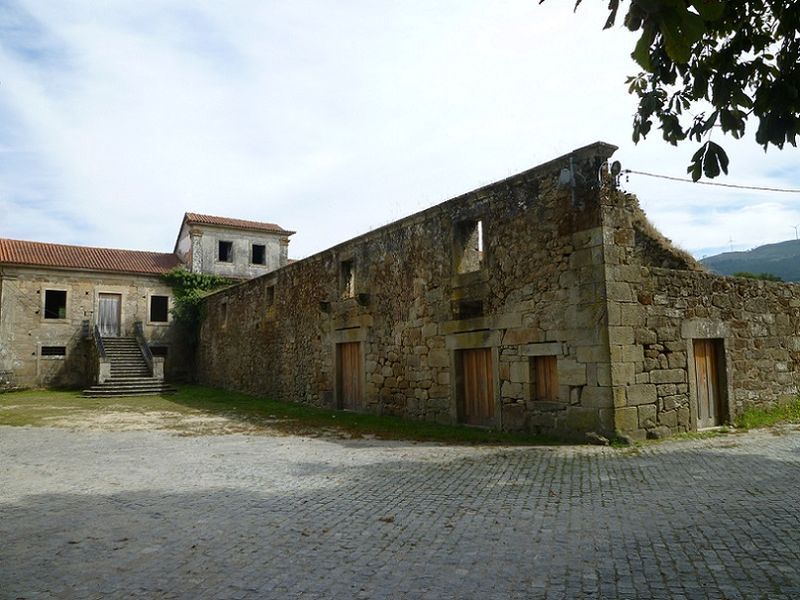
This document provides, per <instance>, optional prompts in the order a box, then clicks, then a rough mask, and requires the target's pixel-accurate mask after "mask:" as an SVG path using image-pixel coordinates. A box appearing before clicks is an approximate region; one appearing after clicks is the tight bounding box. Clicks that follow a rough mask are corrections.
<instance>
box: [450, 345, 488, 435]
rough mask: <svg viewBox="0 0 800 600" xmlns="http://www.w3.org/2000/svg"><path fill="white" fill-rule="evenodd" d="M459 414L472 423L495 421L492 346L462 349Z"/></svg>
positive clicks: (481, 423)
mask: <svg viewBox="0 0 800 600" xmlns="http://www.w3.org/2000/svg"><path fill="white" fill-rule="evenodd" d="M459 361H460V365H459V368H460V371H461V372H460V378H459V379H460V385H459V388H460V389H459V391H460V394H459V396H460V398H459V400H460V402H459V417H460V420H461V422H462V423H466V424H468V425H482V426H491V425H494V376H493V370H492V349H491V348H474V349H470V350H461V351H460V352H459Z"/></svg>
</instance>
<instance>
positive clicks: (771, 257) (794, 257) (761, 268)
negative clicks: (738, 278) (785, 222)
mask: <svg viewBox="0 0 800 600" xmlns="http://www.w3.org/2000/svg"><path fill="white" fill-rule="evenodd" d="M700 262H701V263H703V264H704V265H705V266H707V267H708V268H709V269H711V270H712V271H713V272H715V273H719V274H720V275H733V274H734V273H738V272H741V271H747V272H749V273H769V274H771V275H777V276H778V277H780V278H781V279H783V280H784V281H800V240H789V241H786V242H778V243H777V244H767V245H765V246H759V247H758V248H753V249H752V250H747V251H746V252H724V253H722V254H717V255H715V256H708V257H706V258H704V259H703V260H701V261H700Z"/></svg>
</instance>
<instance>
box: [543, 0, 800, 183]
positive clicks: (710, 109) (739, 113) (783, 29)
mask: <svg viewBox="0 0 800 600" xmlns="http://www.w3.org/2000/svg"><path fill="white" fill-rule="evenodd" d="M581 1H582V0H577V1H576V3H575V8H576V9H577V7H578V5H580V4H581ZM539 2H540V3H541V2H544V0H539ZM623 2H624V0H609V3H608V10H609V15H608V18H607V20H606V22H605V27H604V28H605V29H608V28H610V27H612V26H613V25H614V24H615V23H616V21H617V16H618V13H619V11H620V7H621V5H622V4H623ZM623 24H624V26H625V27H627V29H628V30H630V31H632V32H641V35H640V37H639V40H638V41H637V43H636V46H635V48H634V50H633V52H632V53H631V57H632V58H633V59H634V61H636V63H637V64H638V66H639V67H641V69H642V72H640V73H639V74H638V75H634V76H632V77H629V78H628V80H627V83H628V85H629V92H630V93H632V94H636V95H637V96H638V97H639V106H638V109H637V112H636V114H635V116H634V120H633V140H634V142H638V141H639V139H641V138H644V137H646V136H647V134H648V133H649V132H650V130H651V128H652V127H653V125H654V124H657V126H658V128H659V129H661V132H662V136H663V138H664V140H666V141H667V142H669V143H670V144H672V145H677V144H678V142H680V141H683V140H685V139H686V138H689V139H690V140H695V141H697V142H700V143H701V146H700V148H699V149H698V150H697V152H695V153H694V155H693V156H692V160H691V162H690V164H689V167H688V168H687V172H688V173H691V176H692V179H693V180H694V181H697V180H698V179H700V177H701V176H702V175H705V176H706V177H709V178H714V177H716V176H718V175H719V174H720V173H721V172H724V173H726V174H727V172H728V156H727V154H726V153H725V150H724V149H723V148H722V147H721V146H719V145H718V144H715V143H714V142H712V141H710V140H709V139H707V138H708V136H709V135H710V132H711V131H712V129H713V128H715V127H718V128H720V129H721V130H722V131H723V133H726V134H730V135H732V136H733V137H734V138H736V139H738V138H741V137H743V136H744V134H745V125H746V123H747V120H748V119H750V118H751V117H752V118H753V119H754V120H756V121H757V122H758V128H757V130H756V132H755V140H756V142H757V143H758V144H760V145H761V146H762V147H763V148H764V150H767V149H768V148H769V146H770V145H772V146H776V147H777V148H783V146H784V144H785V143H786V142H788V143H790V144H791V145H792V146H797V135H798V134H800V36H798V33H797V32H798V30H800V2H796V1H794V0H793V1H787V0H728V1H724V0H630V2H629V6H628V10H627V13H626V14H625V17H624V18H623ZM704 139H705V140H706V141H703V140H704Z"/></svg>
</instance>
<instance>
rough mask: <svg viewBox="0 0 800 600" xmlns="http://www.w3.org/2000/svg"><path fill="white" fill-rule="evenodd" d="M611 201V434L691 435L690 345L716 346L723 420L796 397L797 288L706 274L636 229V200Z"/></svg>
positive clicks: (799, 356)
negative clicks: (720, 368)
mask: <svg viewBox="0 0 800 600" xmlns="http://www.w3.org/2000/svg"><path fill="white" fill-rule="evenodd" d="M617 200H618V202H617V204H616V205H614V206H611V207H606V213H605V215H604V224H605V230H606V238H607V248H606V269H607V274H608V280H609V283H608V284H607V285H608V311H609V339H610V352H611V360H612V367H611V374H612V381H613V386H614V403H615V407H616V414H615V421H616V428H617V430H618V431H619V432H621V433H623V434H625V435H627V436H630V437H632V438H634V439H641V438H644V437H662V436H665V435H669V434H671V433H678V432H683V431H691V430H695V429H697V394H696V390H695V387H696V386H695V370H694V355H693V340H696V339H715V340H722V342H721V344H722V347H723V349H724V365H723V371H724V372H723V373H722V375H723V377H722V381H721V386H722V388H723V393H724V395H725V396H726V406H725V407H724V414H723V420H724V421H731V420H732V419H733V418H734V417H735V415H737V414H739V413H741V412H742V411H743V410H744V409H745V408H746V407H749V406H759V405H767V404H771V403H774V402H777V401H779V400H781V399H783V398H785V397H787V396H790V395H791V396H793V395H796V394H797V390H798V379H799V378H800V372H799V371H798V369H800V362H798V361H799V360H800V337H799V336H798V332H800V286H798V285H795V284H782V283H774V282H765V281H755V280H750V279H743V278H734V277H721V276H718V275H714V274H711V273H707V272H704V271H703V270H702V268H701V267H700V266H699V265H697V264H696V263H694V262H693V261H692V260H691V259H688V260H687V259H686V257H685V255H683V254H682V253H680V252H679V251H676V250H674V249H671V248H670V246H669V241H668V240H664V239H663V238H661V239H655V238H654V234H653V232H651V231H647V228H646V227H642V223H643V222H644V221H643V218H642V217H643V215H642V213H641V210H640V209H639V207H638V203H637V202H636V200H635V198H633V197H629V196H625V195H621V194H620V195H618V196H617ZM664 264H670V265H671V266H673V268H664V267H663V266H662V265H664Z"/></svg>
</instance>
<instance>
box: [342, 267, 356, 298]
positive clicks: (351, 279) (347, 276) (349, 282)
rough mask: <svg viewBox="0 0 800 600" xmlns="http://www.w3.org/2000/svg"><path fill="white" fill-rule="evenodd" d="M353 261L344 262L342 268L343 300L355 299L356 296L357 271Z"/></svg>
mask: <svg viewBox="0 0 800 600" xmlns="http://www.w3.org/2000/svg"><path fill="white" fill-rule="evenodd" d="M354 266H355V265H354V263H353V261H352V260H343V261H342V263H341V268H340V271H339V272H340V274H341V275H340V278H341V279H340V281H341V290H342V298H353V297H354V296H355V295H356V281H355V269H354Z"/></svg>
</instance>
